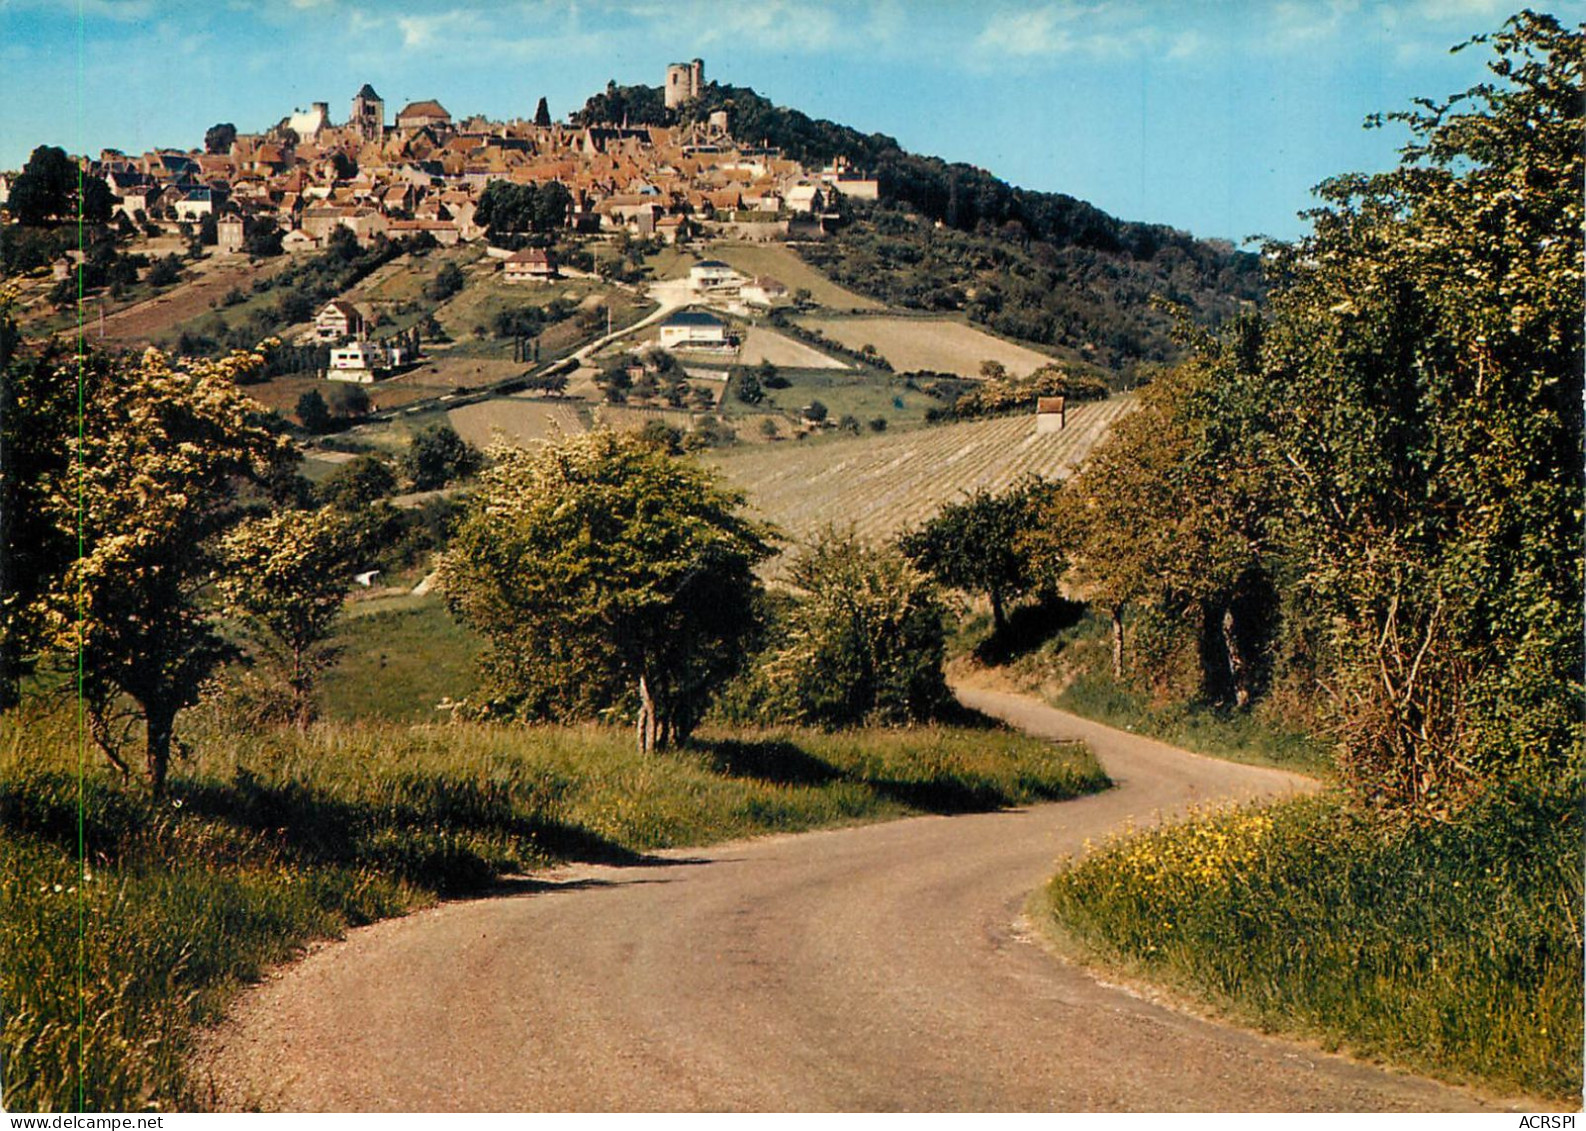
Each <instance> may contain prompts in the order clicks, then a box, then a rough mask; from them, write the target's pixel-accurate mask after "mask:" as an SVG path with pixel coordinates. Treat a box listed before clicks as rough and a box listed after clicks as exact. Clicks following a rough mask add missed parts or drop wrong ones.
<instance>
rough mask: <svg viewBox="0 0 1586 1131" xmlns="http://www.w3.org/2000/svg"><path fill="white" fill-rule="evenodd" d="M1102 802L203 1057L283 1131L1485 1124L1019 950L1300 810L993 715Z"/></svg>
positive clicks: (461, 958)
mask: <svg viewBox="0 0 1586 1131" xmlns="http://www.w3.org/2000/svg"><path fill="white" fill-rule="evenodd" d="M961 695H962V697H963V698H964V699H965V700H966V701H967V702H968V703H970V704H971V705H972V706H975V707H977V708H979V709H981V710H984V711H987V712H989V713H992V714H996V715H1000V716H1002V717H1004V718H1006V719H1008V720H1009V721H1011V722H1013V723H1015V724H1017V725H1019V726H1021V727H1024V728H1025V729H1027V730H1030V731H1031V732H1033V733H1036V734H1039V735H1043V736H1050V737H1064V738H1075V737H1077V738H1083V739H1085V740H1086V741H1087V742H1089V743H1090V744H1091V745H1092V748H1093V749H1095V751H1096V752H1097V754H1098V756H1099V757H1100V758H1101V759H1102V761H1103V763H1104V764H1105V765H1106V767H1107V771H1108V773H1109V774H1111V775H1112V776H1113V778H1114V779H1115V781H1117V783H1118V785H1117V788H1116V789H1113V790H1110V791H1108V792H1106V793H1104V794H1099V795H1096V796H1093V797H1088V798H1084V799H1081V800H1078V801H1072V802H1065V803H1061V804H1054V805H1043V806H1037V807H1033V808H1030V809H1025V810H1019V811H1013V812H1003V813H989V814H981V815H972V816H960V817H922V818H916V819H911V820H905V821H897V822H893V823H889V824H881V825H871V826H867V827H863V828H855V829H843V830H836V831H831V832H820V833H811V834H806V835H802V836H789V837H776V838H770V839H764V840H758V841H753V842H749V843H743V844H736V845H727V846H719V847H716V848H712V849H706V850H700V851H697V852H691V853H670V854H666V855H665V857H664V860H663V862H661V863H658V864H656V865H654V866H649V867H629V868H616V867H578V868H570V869H566V870H564V871H561V872H557V873H553V874H550V875H548V876H544V877H537V878H535V879H534V880H532V881H524V882H522V883H520V884H519V885H518V887H517V888H516V889H515V890H514V891H512V892H511V893H510V894H505V895H503V896H500V897H498V898H492V899H484V900H475V901H470V902H463V903H453V904H448V905H444V906H441V907H438V908H435V909H433V910H430V911H427V912H423V913H420V914H418V915H414V916H411V917H409V918H406V919H400V920H394V921H390V922H386V923H381V924H377V925H376V926H373V927H370V928H367V929H364V930H360V931H356V932H353V934H352V935H351V936H350V937H349V939H348V940H347V941H346V942H345V943H341V944H336V945H332V946H328V947H326V948H324V949H322V950H320V951H318V952H317V953H315V954H313V955H312V956H310V957H309V958H308V959H306V960H305V961H303V962H301V963H298V964H297V965H295V966H293V967H291V968H289V969H288V970H286V971H285V972H284V973H283V974H282V975H281V976H279V977H277V978H274V979H272V980H271V981H269V982H267V983H266V984H265V985H263V986H261V987H260V988H259V989H258V990H256V991H255V992H253V993H251V994H250V995H249V996H248V997H247V998H246V999H245V1000H244V1001H243V1002H242V1003H241V1005H240V1007H239V1008H238V1009H237V1010H236V1012H235V1013H234V1016H233V1018H232V1020H231V1021H230V1022H229V1023H228V1024H227V1025H226V1026H225V1027H224V1028H223V1029H221V1030H220V1031H219V1032H218V1033H217V1034H216V1036H215V1042H214V1046H215V1048H214V1055H213V1060H212V1063H213V1064H214V1065H215V1070H216V1074H217V1077H218V1081H219V1087H220V1095H221V1096H222V1097H224V1098H225V1100H226V1101H227V1102H230V1103H233V1104H247V1103H262V1104H264V1105H265V1106H267V1107H278V1108H284V1109H288V1110H310V1111H312V1110H319V1111H327V1110H328V1111H336V1110H352V1111H375V1110H441V1111H444V1110H451V1111H477V1110H486V1111H490V1110H495V1111H506V1110H568V1109H570V1110H657V1109H659V1110H686V1109H706V1110H726V1109H752V1110H783V1109H792V1110H864V1109H872V1110H876V1109H879V1110H1005V1109H1032V1110H1119V1109H1132V1110H1150V1111H1158V1110H1193V1109H1199V1110H1213V1111H1217V1110H1255V1111H1262V1110H1265V1111H1288V1110H1309V1109H1320V1110H1369V1111H1392V1110H1402V1109H1480V1108H1481V1106H1482V1103H1481V1101H1480V1100H1479V1099H1478V1098H1477V1097H1475V1096H1474V1095H1472V1094H1470V1093H1468V1092H1464V1091H1461V1090H1457V1089H1452V1088H1447V1087H1443V1086H1441V1085H1438V1084H1434V1083H1431V1082H1428V1081H1424V1080H1419V1079H1415V1078H1411V1077H1406V1076H1400V1075H1395V1074H1391V1073H1388V1072H1384V1071H1379V1070H1377V1069H1374V1068H1370V1067H1367V1066H1363V1065H1359V1064H1354V1063H1351V1062H1348V1061H1345V1060H1342V1059H1340V1058H1337V1057H1332V1056H1327V1055H1325V1054H1321V1053H1318V1052H1316V1051H1314V1050H1312V1049H1310V1048H1308V1047H1305V1046H1301V1045H1296V1044H1292V1043H1288V1042H1284V1041H1279V1040H1273V1039H1269V1038H1265V1037H1261V1036H1257V1035H1254V1034H1250V1033H1246V1032H1243V1031H1240V1030H1237V1029H1232V1028H1228V1027H1224V1026H1221V1025H1217V1024H1214V1023H1210V1022H1206V1021H1202V1020H1198V1019H1196V1018H1192V1017H1189V1016H1185V1015H1183V1014H1181V1013H1177V1012H1174V1011H1171V1010H1169V1009H1166V1008H1163V1007H1161V1006H1158V1005H1154V1004H1152V1003H1150V1002H1147V1001H1144V1000H1141V999H1140V998H1139V997H1137V996H1133V995H1131V994H1129V993H1127V992H1125V991H1123V990H1120V989H1117V988H1113V987H1109V986H1106V985H1103V984H1101V983H1099V982H1097V981H1096V980H1095V979H1093V978H1092V977H1090V976H1089V975H1087V974H1085V973H1084V972H1082V971H1080V970H1078V969H1075V968H1073V967H1070V966H1067V965H1064V964H1062V963H1059V962H1057V961H1056V960H1054V959H1053V958H1052V957H1051V956H1049V955H1048V954H1047V953H1046V951H1044V950H1043V949H1041V948H1040V947H1039V946H1038V945H1036V944H1035V943H1033V942H1031V941H1029V940H1028V939H1027V938H1025V937H1024V936H1023V934H1022V933H1021V930H1020V928H1019V927H1018V925H1017V923H1018V919H1019V914H1020V910H1021V907H1022V905H1023V903H1024V900H1025V898H1026V896H1027V895H1028V893H1029V892H1030V891H1031V890H1033V889H1034V888H1035V887H1036V886H1037V885H1038V884H1040V882H1041V881H1042V880H1043V879H1044V878H1045V877H1046V876H1048V875H1049V874H1050V873H1051V871H1052V870H1053V862H1054V860H1056V859H1057V858H1058V857H1059V856H1062V855H1064V854H1066V853H1070V852H1077V851H1079V850H1080V848H1081V847H1082V845H1083V843H1084V841H1085V840H1086V839H1087V838H1096V837H1100V836H1102V835H1105V834H1106V833H1107V832H1108V831H1110V830H1113V829H1116V828H1118V827H1119V826H1121V825H1122V824H1123V823H1124V822H1125V821H1126V820H1129V819H1133V820H1134V821H1135V823H1136V824H1142V823H1149V822H1152V821H1155V820H1157V819H1158V818H1159V817H1160V816H1162V815H1164V814H1170V813H1173V812H1177V811H1179V810H1181V809H1182V808H1183V807H1184V806H1185V805H1187V804H1191V803H1197V802H1201V803H1204V802H1211V801H1216V800H1222V799H1231V798H1247V797H1255V796H1267V795H1274V794H1282V793H1285V792H1289V791H1293V790H1301V789H1307V788H1311V787H1312V784H1313V783H1310V782H1308V781H1307V780H1306V779H1303V778H1298V777H1294V776H1292V775H1287V774H1283V773H1279V772H1276V771H1273V770H1264V769H1257V768H1253V767H1249V766H1240V765H1235V764H1232V763H1226V762H1218V761H1214V760H1211V759H1206V758H1201V757H1197V756H1195V755H1192V754H1186V753H1184V752H1182V751H1177V750H1174V749H1173V748H1171V747H1167V746H1164V745H1162V744H1160V743H1157V742H1152V741H1150V740H1147V739H1142V738H1139V737H1136V736H1134V735H1129V734H1125V733H1123V732H1120V731H1115V730H1111V729H1109V728H1107V727H1103V726H1100V725H1099V724H1095V723H1090V722H1086V721H1084V720H1081V719H1078V718H1075V717H1073V716H1070V715H1066V714H1063V713H1061V712H1058V711H1055V710H1052V709H1050V708H1047V707H1044V706H1040V705H1038V704H1036V703H1034V702H1032V701H1030V700H1027V699H1022V698H1020V697H1017V696H1013V695H1007V694H1000V693H997V692H991V691H970V690H965V691H962V692H961Z"/></svg>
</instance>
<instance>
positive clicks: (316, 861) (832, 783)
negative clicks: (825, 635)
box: [0, 712, 1106, 1111]
mask: <svg viewBox="0 0 1586 1131" xmlns="http://www.w3.org/2000/svg"><path fill="white" fill-rule="evenodd" d="M195 714H201V713H195ZM187 738H188V740H189V742H191V743H192V746H193V751H192V755H191V757H190V758H189V759H188V760H187V761H186V762H185V763H184V764H183V765H182V766H181V767H180V769H179V772H178V773H177V774H176V775H175V776H174V781H173V785H172V788H171V792H170V796H169V797H168V798H167V799H166V800H165V801H164V802H161V803H156V802H154V801H153V800H152V799H150V798H149V796H148V795H147V793H146V792H145V791H144V790H142V789H141V788H140V787H138V786H137V785H129V784H126V783H123V782H122V781H120V780H119V779H118V778H116V777H114V776H113V775H112V774H110V773H108V772H106V771H105V770H104V768H103V767H102V766H101V765H100V761H101V760H99V759H97V756H96V755H95V754H94V752H92V751H89V752H88V753H87V754H86V755H80V753H79V747H78V739H77V734H76V725H75V719H74V718H73V717H71V716H69V715H65V714H63V715H37V714H35V715H32V716H28V715H25V714H23V713H15V712H14V713H13V714H12V715H10V716H8V717H7V718H5V719H4V720H0V829H3V833H4V835H3V837H0V1000H3V1001H4V1004H5V1013H4V1019H3V1029H0V1053H3V1055H4V1063H5V1089H6V1091H5V1096H4V1101H5V1106H6V1107H7V1108H8V1109H10V1110H24V1111H25V1110H62V1109H86V1110H108V1111H130V1110H147V1109H194V1108H201V1107H203V1106H204V1103H205V1099H206V1097H205V1096H204V1095H203V1094H201V1093H200V1091H199V1090H198V1088H197V1086H196V1085H195V1083H194V1082H193V1081H192V1080H190V1079H189V1078H188V1077H187V1076H186V1075H185V1064H186V1057H187V1055H188V1052H189V1050H190V1047H191V1037H192V1034H193V1033H194V1031H195V1030H196V1029H197V1028H199V1027H201V1026H203V1025H205V1024H206V1023H209V1022H212V1021H213V1020H215V1019H216V1018H217V1017H218V1016H219V1013H220V1011H221V1009H222V1008H223V1007H224V1004H225V1002H226V1001H227V1000H228V998H229V997H230V995H231V994H232V993H233V992H235V990H236V988H237V987H238V986H239V985H240V984H242V983H244V982H246V981H248V980H251V979H255V978H257V977H258V976H259V975H260V974H261V972H262V971H263V970H264V969H265V968H266V967H268V966H269V965H270V964H272V963H275V962H279V961H282V960H284V959H286V958H288V957H290V956H291V955H292V954H293V953H294V952H295V951H296V949H297V948H299V947H301V946H302V945H304V944H305V943H306V942H308V941H310V940H311V939H314V938H323V937H328V936H335V935H336V934H338V933H339V932H341V931H342V930H344V929H345V928H347V927H348V926H352V925H356V924H359V923H365V922H370V921H372V920H375V919H379V918H382V917H384V916H389V915H393V914H400V913H402V912H404V911H406V910H409V909H412V908H414V907H417V906H421V905H423V904H426V903H429V902H432V901H433V900H434V899H436V898H437V897H439V896H442V895H449V894H462V893H468V892H476V891H479V890H482V889H484V888H487V887H488V886H489V885H490V884H491V883H492V882H493V880H494V879H495V878H496V877H498V876H500V875H502V874H506V873H513V872H519V871H523V870H526V869H531V868H534V867H537V866H542V865H545V864H548V863H552V862H555V861H562V860H599V861H606V862H612V863H617V864H622V863H629V862H639V861H641V860H642V859H643V854H644V853H646V852H647V851H649V850H652V849H656V848H662V847H668V846H679V845H691V844H703V843H709V842H712V841H720V840H724V839H732V838H738V837H744V836H749V835H754V834H758V833H767V832H784V831H795V830H801V829H809V828H814V827H818V826H826V825H836V824H848V823H854V822H860V821H868V820H878V819H882V818H886V817H894V816H900V815H904V814H909V813H919V812H957V811H964V810H974V809H988V808H996V807H999V806H1003V805H1009V804H1022V803H1026V802H1031V801H1037V800H1049V799H1058V798H1064V797H1071V796H1074V795H1076V794H1079V793H1084V792H1089V791H1092V790H1096V789H1100V788H1102V787H1104V786H1105V785H1106V779H1105V777H1104V775H1103V774H1102V773H1101V771H1100V769H1099V767H1098V766H1097V765H1096V763H1095V761H1094V760H1093V759H1092V758H1091V757H1090V755H1089V754H1088V752H1086V751H1085V750H1084V749H1083V748H1082V747H1075V746H1054V745H1052V744H1050V743H1045V742H1040V741H1036V740H1033V739H1029V738H1025V737H1022V736H1019V735H1016V734H1013V733H1011V732H1007V731H1001V730H995V729H969V728H930V729H919V730H906V731H859V732H849V733H839V734H819V733H813V732H807V731H796V730H789V731H775V732H766V731H738V730H718V731H714V732H710V733H707V734H704V735H702V736H701V738H700V739H699V740H698V741H697V742H696V743H695V744H694V745H692V746H691V747H689V748H688V749H685V750H681V751H677V752H675V753H670V754H666V755H662V756H657V757H652V758H650V759H641V758H640V757H639V756H638V755H637V754H636V752H635V751H634V749H633V743H632V741H631V737H630V736H629V734H628V733H627V732H625V731H613V730H609V729H601V728H593V727H591V728H533V729H525V728H505V727H486V726H477V725H464V724H455V725H439V726H423V727H411V726H402V725H398V724H393V723H381V722H376V721H363V722H360V723H357V724H348V723H334V722H331V723H326V724H323V725H320V726H317V727H314V728H312V729H310V730H308V731H306V732H301V733H300V732H298V731H295V730H284V731H275V732H270V733H266V734H261V735H251V736H250V735H238V734H230V733H219V732H217V733H213V734H207V735H206V734H202V733H196V734H189V735H187ZM80 756H82V757H85V758H86V767H87V769H86V772H85V773H84V775H83V777H82V779H81V785H80V784H79V772H78V766H79V757H80Z"/></svg>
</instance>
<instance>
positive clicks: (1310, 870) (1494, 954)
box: [1046, 795, 1582, 1101]
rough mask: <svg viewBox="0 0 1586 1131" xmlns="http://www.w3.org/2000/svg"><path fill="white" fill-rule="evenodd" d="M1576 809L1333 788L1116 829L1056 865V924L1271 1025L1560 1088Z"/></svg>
mask: <svg viewBox="0 0 1586 1131" xmlns="http://www.w3.org/2000/svg"><path fill="white" fill-rule="evenodd" d="M1581 868H1582V860H1581V815H1580V810H1579V807H1578V802H1577V801H1576V800H1575V799H1573V798H1571V797H1566V796H1563V795H1556V796H1549V797H1541V798H1538V797H1529V798H1510V799H1506V800H1493V801H1489V802H1487V803H1485V804H1483V805H1480V806H1478V807H1477V808H1476V809H1474V810H1473V811H1471V812H1470V813H1468V814H1467V815H1466V816H1465V817H1463V818H1461V819H1460V820H1459V821H1457V822H1455V823H1438V822H1432V821H1425V822H1421V823H1415V824H1402V825H1397V826H1393V825H1386V826H1385V825H1384V823H1383V821H1382V820H1381V818H1380V817H1377V818H1369V817H1367V816H1364V815H1362V814H1359V813H1356V812H1352V811H1351V810H1350V809H1349V808H1348V807H1347V806H1346V805H1345V803H1344V802H1343V801H1342V800H1341V799H1340V798H1339V797H1338V796H1337V795H1330V796H1323V797H1319V798H1309V799H1304V800H1299V801H1292V802H1287V803H1285V804H1282V805H1278V806H1273V807H1271V808H1268V809H1264V810H1244V811H1230V812H1223V813H1219V814H1212V815H1207V816H1204V817H1202V818H1200V819H1198V820H1196V821H1193V822H1191V823H1189V824H1186V825H1182V826H1177V827H1171V828H1167V829H1163V830H1159V831H1155V832H1150V833H1146V834H1143V835H1138V836H1133V837H1124V838H1119V839H1117V840H1115V841H1113V842H1110V843H1109V844H1107V845H1105V846H1102V847H1100V848H1099V849H1097V850H1094V851H1092V852H1091V853H1090V854H1089V855H1087V856H1086V858H1085V859H1083V860H1081V861H1079V862H1077V863H1075V864H1073V865H1072V866H1071V867H1069V868H1068V869H1067V870H1066V871H1064V872H1062V873H1061V874H1059V875H1058V876H1057V877H1056V878H1055V879H1054V880H1053V881H1052V883H1051V885H1050V887H1049V888H1048V890H1047V892H1046V912H1047V914H1046V919H1047V922H1048V924H1049V926H1050V927H1051V928H1052V929H1053V931H1054V933H1055V934H1056V936H1057V937H1058V939H1059V941H1060V943H1061V944H1062V945H1064V946H1065V947H1066V948H1069V949H1071V950H1072V951H1075V952H1077V953H1078V954H1079V955H1080V956H1082V957H1083V958H1086V959H1088V960H1091V961H1096V962H1099V963H1100V964H1102V965H1104V966H1107V967H1110V968H1113V969H1121V970H1122V972H1124V973H1125V974H1126V975H1133V976H1137V977H1143V978H1146V979H1149V980H1151V981H1154V982H1157V983H1159V984H1166V985H1168V986H1170V987H1173V988H1174V989H1176V990H1178V991H1180V992H1183V993H1185V994H1187V995H1189V996H1191V997H1194V998H1197V999H1199V1000H1202V1001H1204V1002H1207V1003H1210V1004H1211V1005H1213V1006H1215V1007H1217V1008H1219V1009H1221V1010H1223V1011H1226V1012H1227V1013H1228V1014H1230V1015H1232V1016H1233V1017H1234V1018H1236V1019H1238V1020H1242V1021H1245V1022H1249V1023H1252V1024H1255V1025H1259V1026H1261V1027H1263V1028H1266V1029H1271V1030H1277V1031H1281V1032H1285V1033H1291V1034H1296V1035H1300V1036H1304V1037H1310V1038H1315V1039H1318V1040H1320V1041H1321V1042H1323V1043H1324V1044H1325V1045H1326V1046H1328V1047H1330V1048H1339V1047H1342V1048H1346V1049H1348V1050H1349V1051H1351V1052H1354V1053H1357V1054H1362V1055H1367V1056H1380V1057H1383V1058H1386V1059H1389V1060H1391V1061H1393V1062H1395V1063H1397V1064H1400V1065H1403V1066H1405V1067H1408V1068H1410V1069H1413V1070H1416V1071H1420V1072H1424V1073H1428V1074H1431V1075H1436V1076H1440V1077H1443V1078H1445V1079H1451V1080H1456V1081H1468V1082H1474V1083H1478V1084H1481V1085H1485V1086H1487V1087H1490V1088H1493V1089H1496V1090H1499V1091H1520V1092H1524V1093H1531V1094H1536V1095H1542V1096H1547V1097H1550V1098H1552V1099H1554V1100H1558V1101H1567V1100H1571V1099H1578V1098H1579V1095H1580V1089H1581V1056H1580V1051H1581V1043H1582V1017H1581V968H1582V966H1581V964H1582V945H1581V931H1580V925H1581V921H1580V912H1581Z"/></svg>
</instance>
